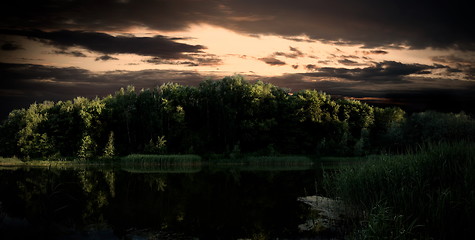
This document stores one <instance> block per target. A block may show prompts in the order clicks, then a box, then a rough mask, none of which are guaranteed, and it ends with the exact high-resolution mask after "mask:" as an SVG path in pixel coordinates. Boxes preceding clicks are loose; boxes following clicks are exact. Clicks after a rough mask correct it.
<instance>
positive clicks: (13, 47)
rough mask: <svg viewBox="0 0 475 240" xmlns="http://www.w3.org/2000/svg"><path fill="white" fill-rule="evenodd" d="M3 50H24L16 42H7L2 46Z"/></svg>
mask: <svg viewBox="0 0 475 240" xmlns="http://www.w3.org/2000/svg"><path fill="white" fill-rule="evenodd" d="M1 49H2V50H3V51H15V50H20V49H23V48H22V47H21V46H20V45H19V44H17V43H15V42H9V41H7V42H5V43H4V44H2V47H1Z"/></svg>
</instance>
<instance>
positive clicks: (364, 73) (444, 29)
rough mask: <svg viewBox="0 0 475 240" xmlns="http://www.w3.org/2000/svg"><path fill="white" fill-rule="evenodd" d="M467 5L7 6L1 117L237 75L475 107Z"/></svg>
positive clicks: (422, 105)
mask: <svg viewBox="0 0 475 240" xmlns="http://www.w3.org/2000/svg"><path fill="white" fill-rule="evenodd" d="M469 5H471V4H470V2H469V1H408V0H391V1H371V0H362V1H350V0H340V1H338V0H335V1H319V0H305V1H279V0H272V1H267V0H262V1H260V0H222V1H217V0H216V1H205V0H175V1H159V0H107V1H102V0H100V1H95V0H89V1H88V0H82V1H80V0H56V1H33V2H30V1H22V0H16V1H8V2H7V3H4V4H3V6H2V8H1V10H0V13H1V14H0V46H1V48H0V101H1V102H2V104H1V109H0V118H4V117H5V116H6V114H7V113H8V112H9V111H10V110H11V109H13V108H19V107H25V106H27V105H28V104H30V103H32V102H35V101H38V102H39V101H43V100H63V99H72V98H73V97H75V96H87V97H94V96H96V95H97V96H104V95H106V94H109V93H113V92H114V91H116V90H118V89H119V88H120V87H125V86H127V85H134V86H136V88H138V89H140V88H151V87H155V86H157V85H161V84H162V83H165V82H177V83H180V84H185V85H197V84H198V83H199V82H200V81H202V80H205V79H220V78H222V77H223V76H229V75H234V74H240V75H243V76H244V77H245V78H246V79H248V80H257V79H258V80H262V81H264V82H269V83H272V84H275V85H278V86H280V87H285V88H289V89H290V90H291V91H298V90H300V89H305V88H312V89H318V90H321V91H324V92H327V93H329V94H332V95H339V96H348V97H354V98H358V99H366V100H369V101H379V102H380V101H383V102H384V101H386V102H392V103H400V104H410V105H411V106H412V107H413V108H414V109H416V110H425V109H432V108H433V109H442V110H453V111H459V110H465V111H469V112H470V111H471V108H473V105H474V104H475V65H474V63H475V29H474V28H473V22H474V20H473V9H472V8H471V7H470V6H469Z"/></svg>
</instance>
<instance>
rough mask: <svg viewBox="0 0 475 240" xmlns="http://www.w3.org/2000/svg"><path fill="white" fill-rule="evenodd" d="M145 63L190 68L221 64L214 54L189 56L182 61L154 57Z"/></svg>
mask: <svg viewBox="0 0 475 240" xmlns="http://www.w3.org/2000/svg"><path fill="white" fill-rule="evenodd" d="M145 62H147V63H151V64H171V65H187V66H190V67H197V66H219V65H221V64H222V63H223V61H222V59H221V58H218V56H216V55H214V54H189V55H188V56H187V59H186V60H184V61H177V60H169V59H162V58H159V57H154V58H150V59H147V60H145Z"/></svg>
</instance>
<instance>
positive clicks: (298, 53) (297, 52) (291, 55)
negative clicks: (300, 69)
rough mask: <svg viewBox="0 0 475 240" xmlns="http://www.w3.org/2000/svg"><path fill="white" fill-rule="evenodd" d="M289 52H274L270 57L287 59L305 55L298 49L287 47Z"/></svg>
mask: <svg viewBox="0 0 475 240" xmlns="http://www.w3.org/2000/svg"><path fill="white" fill-rule="evenodd" d="M289 48H290V52H275V53H273V54H272V55H273V56H284V57H287V58H299V57H304V56H305V54H304V53H303V52H301V51H300V50H299V49H297V48H294V47H289Z"/></svg>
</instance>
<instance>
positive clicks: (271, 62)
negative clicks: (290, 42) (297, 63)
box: [259, 57, 286, 66]
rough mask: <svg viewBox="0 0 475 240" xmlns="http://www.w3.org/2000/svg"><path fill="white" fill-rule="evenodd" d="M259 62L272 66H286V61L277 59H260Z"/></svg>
mask: <svg viewBox="0 0 475 240" xmlns="http://www.w3.org/2000/svg"><path fill="white" fill-rule="evenodd" d="M259 60H261V61H263V62H265V63H267V64H269V65H271V66H282V65H286V63H285V62H284V61H281V60H279V59H277V58H275V57H265V58H259Z"/></svg>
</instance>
